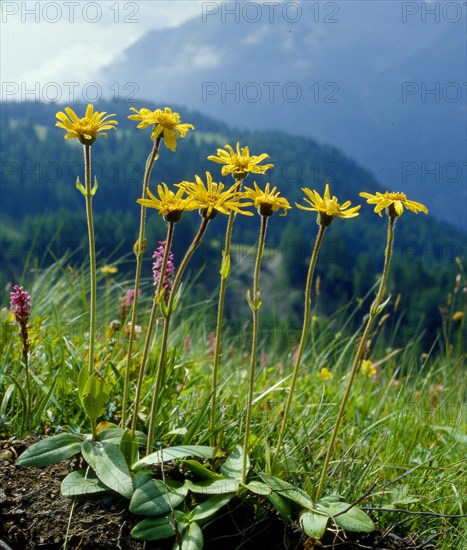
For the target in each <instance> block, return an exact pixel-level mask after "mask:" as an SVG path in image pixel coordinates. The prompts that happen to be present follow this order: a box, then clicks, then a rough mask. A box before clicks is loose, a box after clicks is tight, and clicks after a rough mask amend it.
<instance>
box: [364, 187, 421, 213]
mask: <svg viewBox="0 0 467 550" xmlns="http://www.w3.org/2000/svg"><path fill="white" fill-rule="evenodd" d="M360 196H361V197H363V198H365V199H366V200H367V202H368V204H375V205H376V206H375V212H377V213H378V214H379V215H380V216H382V214H381V211H382V210H384V209H385V208H387V210H386V213H387V215H388V216H389V217H391V218H397V217H398V216H400V215H401V214H402V212H403V211H404V206H405V207H406V208H407V209H408V210H411V211H412V212H415V214H418V213H419V212H423V213H424V214H428V209H427V207H426V206H424V205H423V204H420V203H419V202H415V201H409V200H408V199H407V197H406V196H405V193H390V192H389V191H386V193H379V192H377V193H376V195H371V194H370V193H360Z"/></svg>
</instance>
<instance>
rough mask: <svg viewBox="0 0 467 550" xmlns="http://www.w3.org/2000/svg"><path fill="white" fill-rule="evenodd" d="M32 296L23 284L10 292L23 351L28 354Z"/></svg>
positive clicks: (11, 305) (11, 304)
mask: <svg viewBox="0 0 467 550" xmlns="http://www.w3.org/2000/svg"><path fill="white" fill-rule="evenodd" d="M31 301H32V299H31V296H30V295H29V292H26V291H25V290H23V287H22V286H18V285H15V286H14V287H13V292H11V293H10V307H11V310H12V311H13V313H14V315H15V320H16V322H17V323H18V326H19V329H20V334H21V341H22V345H23V353H24V354H26V355H27V353H28V351H29V334H28V333H29V329H30V328H31V325H30V324H29V317H30V315H31Z"/></svg>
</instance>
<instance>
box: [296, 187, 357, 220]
mask: <svg viewBox="0 0 467 550" xmlns="http://www.w3.org/2000/svg"><path fill="white" fill-rule="evenodd" d="M302 191H303V192H304V193H305V195H306V198H304V199H303V200H304V201H305V202H306V203H308V204H309V205H310V206H302V205H301V204H297V203H295V205H296V206H297V208H300V209H301V210H310V211H315V212H318V220H317V221H318V224H319V225H322V226H324V227H327V226H329V225H331V223H332V222H333V220H334V218H355V217H356V216H358V210H360V208H361V207H360V205H359V206H354V207H352V208H349V207H350V205H351V202H350V201H346V202H344V204H339V203H338V202H337V197H332V198H331V191H330V190H329V184H326V189H325V191H324V196H323V197H321V195H320V194H319V193H318V192H317V191H314V190H312V189H309V188H308V187H303V188H302Z"/></svg>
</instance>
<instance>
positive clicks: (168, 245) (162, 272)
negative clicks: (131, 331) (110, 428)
mask: <svg viewBox="0 0 467 550" xmlns="http://www.w3.org/2000/svg"><path fill="white" fill-rule="evenodd" d="M174 225H175V224H174V223H173V222H169V223H168V227H167V237H166V239H165V250H164V257H163V258H162V266H161V269H160V274H159V283H158V284H157V288H156V291H155V292H154V300H153V303H152V309H151V315H150V317H149V323H148V328H147V332H146V339H145V341H144V348H143V356H142V358H141V365H140V368H139V373H138V382H137V384H136V394H135V401H134V410H133V418H132V423H131V431H132V433H133V434H134V433H135V431H136V424H137V421H138V410H139V403H140V400H141V388H142V385H143V378H144V372H145V370H146V364H147V361H148V356H149V348H150V347H151V346H150V343H151V338H152V333H153V330H154V325H155V323H156V318H157V307H158V305H159V302H160V300H161V293H162V292H163V288H164V276H165V271H166V269H167V262H168V260H169V255H170V248H171V246H172V240H173V233H174Z"/></svg>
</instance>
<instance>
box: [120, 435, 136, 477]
mask: <svg viewBox="0 0 467 550" xmlns="http://www.w3.org/2000/svg"><path fill="white" fill-rule="evenodd" d="M120 450H121V451H122V454H123V456H124V457H125V460H126V463H127V465H128V468H131V467H132V466H133V464H134V463H135V462H136V461H137V460H138V458H139V455H138V438H137V436H136V434H135V433H133V432H132V431H131V430H130V429H127V430H125V432H124V434H123V436H122V440H121V442H120Z"/></svg>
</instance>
